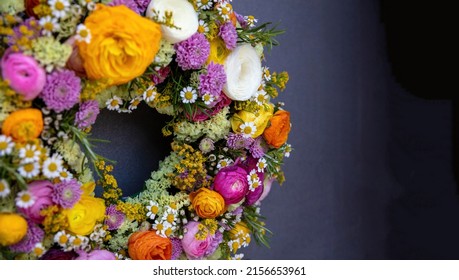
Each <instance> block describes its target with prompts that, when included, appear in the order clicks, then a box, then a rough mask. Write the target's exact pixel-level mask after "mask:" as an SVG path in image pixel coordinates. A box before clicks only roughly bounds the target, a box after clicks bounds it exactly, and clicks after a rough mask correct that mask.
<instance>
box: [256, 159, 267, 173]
mask: <svg viewBox="0 0 459 280" xmlns="http://www.w3.org/2000/svg"><path fill="white" fill-rule="evenodd" d="M257 168H258V172H260V173H263V172H265V169H266V159H264V158H260V159H259V160H258V162H257Z"/></svg>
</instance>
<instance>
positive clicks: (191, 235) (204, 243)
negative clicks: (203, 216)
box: [182, 221, 223, 259]
mask: <svg viewBox="0 0 459 280" xmlns="http://www.w3.org/2000/svg"><path fill="white" fill-rule="evenodd" d="M198 226H199V223H198V222H195V221H191V222H189V223H188V224H186V226H185V234H184V236H183V239H182V247H183V251H184V252H185V254H186V255H187V257H188V258H189V259H201V258H203V257H207V256H210V255H212V254H213V253H214V252H215V250H217V248H218V245H220V243H221V242H222V240H223V235H222V234H221V233H220V232H219V231H218V232H217V233H215V234H208V235H207V237H206V238H205V239H203V240H198V239H196V233H197V232H198V230H199V228H198Z"/></svg>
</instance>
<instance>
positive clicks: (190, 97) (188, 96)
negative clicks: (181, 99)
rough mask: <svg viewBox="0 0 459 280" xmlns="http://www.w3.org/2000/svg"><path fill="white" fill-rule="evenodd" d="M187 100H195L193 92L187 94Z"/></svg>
mask: <svg viewBox="0 0 459 280" xmlns="http://www.w3.org/2000/svg"><path fill="white" fill-rule="evenodd" d="M185 99H186V100H191V99H193V93H192V92H191V91H187V92H185Z"/></svg>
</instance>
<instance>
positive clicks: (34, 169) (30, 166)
mask: <svg viewBox="0 0 459 280" xmlns="http://www.w3.org/2000/svg"><path fill="white" fill-rule="evenodd" d="M18 172H19V174H20V175H21V176H22V177H24V178H27V179H30V178H33V177H35V176H37V175H38V174H39V173H40V164H39V163H38V162H29V163H23V164H21V166H19V168H18Z"/></svg>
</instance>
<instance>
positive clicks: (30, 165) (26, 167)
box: [24, 163, 35, 173]
mask: <svg viewBox="0 0 459 280" xmlns="http://www.w3.org/2000/svg"><path fill="white" fill-rule="evenodd" d="M34 169H35V166H34V165H33V163H27V164H26V165H24V170H25V171H26V172H27V173H30V172H32V171H33V170H34Z"/></svg>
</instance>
